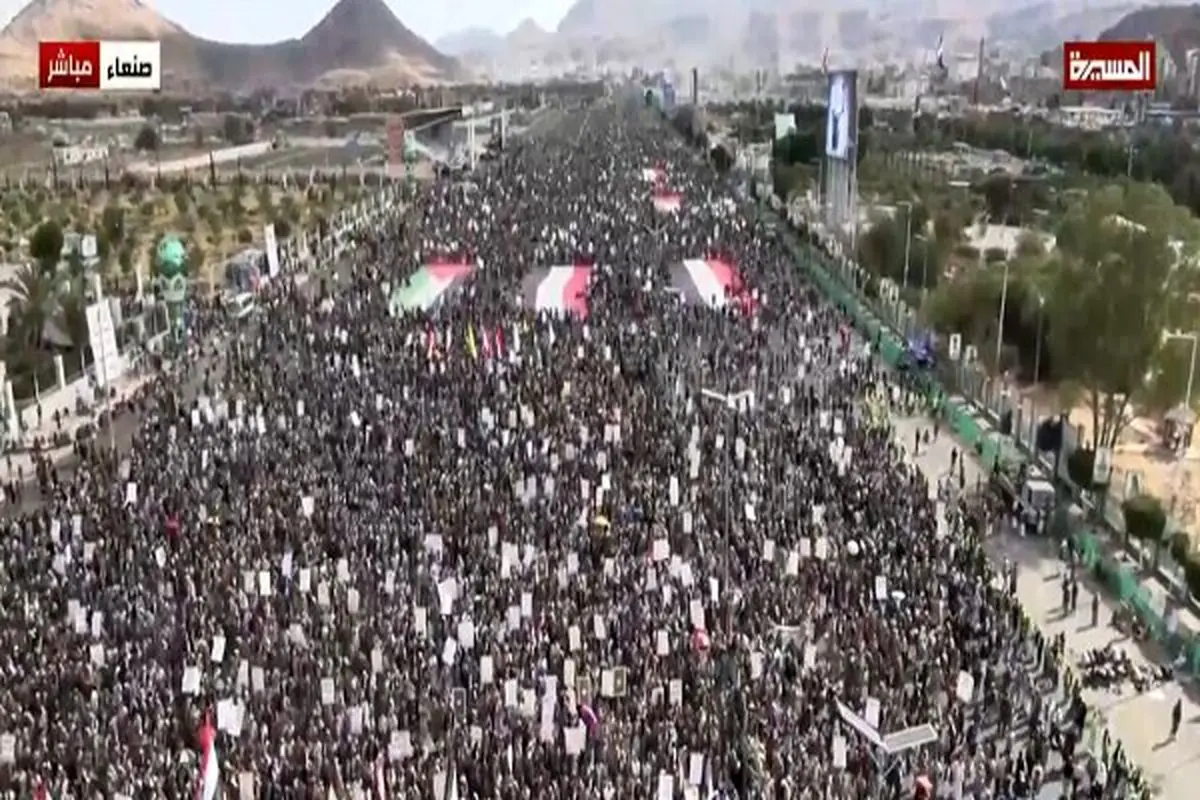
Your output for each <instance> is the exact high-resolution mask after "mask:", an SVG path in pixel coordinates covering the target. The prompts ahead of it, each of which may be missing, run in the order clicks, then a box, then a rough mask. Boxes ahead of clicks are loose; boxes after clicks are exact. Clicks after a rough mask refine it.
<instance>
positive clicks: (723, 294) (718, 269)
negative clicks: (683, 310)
mask: <svg viewBox="0 0 1200 800" xmlns="http://www.w3.org/2000/svg"><path fill="white" fill-rule="evenodd" d="M671 288H673V289H674V290H675V291H676V292H678V293H679V294H680V295H681V296H682V297H683V299H684V302H686V303H695V304H698V305H705V306H708V307H709V308H713V309H723V308H725V307H726V306H730V305H732V306H735V307H739V308H741V309H742V310H743V311H746V312H750V311H753V307H754V304H755V301H754V299H753V298H752V297H751V296H750V294H749V293H748V292H747V290H746V284H745V281H744V280H743V278H742V275H741V273H740V272H739V271H738V270H737V269H736V268H735V267H734V266H733V265H732V264H730V263H729V262H727V261H722V260H719V259H698V258H689V259H685V260H684V261H683V263H681V264H676V265H674V266H672V267H671Z"/></svg>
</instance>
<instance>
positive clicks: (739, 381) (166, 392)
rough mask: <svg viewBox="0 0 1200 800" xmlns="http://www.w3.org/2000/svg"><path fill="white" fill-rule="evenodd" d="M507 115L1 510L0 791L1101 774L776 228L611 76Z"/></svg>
mask: <svg viewBox="0 0 1200 800" xmlns="http://www.w3.org/2000/svg"><path fill="white" fill-rule="evenodd" d="M532 136H533V138H529V139H525V140H515V141H513V142H510V143H506V150H505V153H504V154H503V156H502V157H501V158H500V159H498V160H497V161H496V162H494V163H491V164H488V165H486V166H481V167H480V168H479V169H478V170H477V171H476V172H475V173H474V174H472V175H470V176H469V177H468V178H463V177H461V176H459V177H453V178H451V177H445V178H440V179H438V180H437V181H436V182H434V183H433V184H432V185H431V186H428V187H424V188H423V189H422V190H421V191H420V192H419V193H418V194H417V195H416V196H415V197H413V198H411V199H410V200H409V201H408V202H407V203H406V204H405V205H404V206H403V207H402V208H398V209H397V211H396V213H393V214H391V215H389V216H388V218H387V219H384V220H382V221H375V222H373V223H372V224H371V225H370V226H367V227H366V228H361V229H359V230H357V231H348V232H347V233H346V234H345V235H346V236H347V237H349V240H350V243H349V244H348V245H347V247H346V248H345V254H344V263H343V264H342V265H341V267H340V269H335V270H334V271H333V272H332V273H323V274H314V275H312V276H311V277H310V278H309V280H308V282H307V283H306V284H305V286H304V288H303V290H301V289H298V288H296V287H295V286H294V285H293V282H292V280H291V277H292V276H290V275H288V274H287V273H286V270H285V273H284V275H283V276H282V278H283V280H278V281H275V282H273V283H272V284H271V285H269V286H268V287H266V288H265V289H264V291H263V295H262V297H261V301H260V304H259V311H258V313H257V314H256V315H254V316H252V317H248V318H247V319H246V320H245V321H243V322H240V323H238V324H237V325H234V326H232V327H231V328H230V330H229V331H227V332H226V333H225V335H224V336H223V339H222V341H221V343H220V344H219V346H214V347H210V348H207V349H206V355H205V356H204V357H203V358H197V359H194V360H191V361H189V362H186V363H185V364H183V365H182V366H180V365H176V367H175V369H174V370H172V372H171V373H170V376H169V377H164V378H163V379H162V380H160V381H159V382H158V383H156V384H155V385H154V386H153V387H152V388H151V389H150V390H148V391H147V393H146V395H145V396H144V397H143V398H142V399H141V400H140V401H139V405H140V412H139V414H140V416H139V422H138V427H137V431H136V433H135V434H134V443H133V446H132V447H131V448H130V449H129V450H128V451H127V452H124V453H123V454H121V455H120V457H119V458H118V457H114V456H112V455H109V456H107V457H97V458H95V459H93V460H92V461H90V462H88V463H86V464H85V465H83V466H82V467H80V468H79V469H76V470H75V471H74V472H73V473H72V474H71V475H69V476H66V475H64V476H63V477H62V478H61V479H59V480H57V481H52V482H51V484H50V485H51V486H52V488H51V489H49V490H47V491H46V492H44V493H43V494H44V497H43V499H42V502H40V503H39V504H37V506H36V507H30V508H27V509H24V510H21V511H20V512H19V513H13V514H10V515H9V517H8V518H7V519H6V521H5V524H6V525H7V528H8V530H7V531H6V535H5V536H4V537H3V539H0V542H2V544H0V547H2V548H3V550H4V558H3V562H2V563H0V570H2V571H3V575H2V580H0V608H2V611H3V615H4V621H5V628H4V629H5V632H6V637H7V641H8V643H9V646H8V647H5V648H4V651H3V653H0V669H2V670H3V673H4V676H5V678H4V681H3V683H2V684H0V792H2V793H4V795H5V796H10V797H25V796H30V795H34V796H46V797H76V798H84V797H87V798H91V797H114V798H119V797H128V798H137V800H141V799H142V798H147V799H149V798H163V797H176V798H182V797H187V796H189V793H192V794H194V793H196V791H197V789H198V788H199V789H200V790H201V792H202V796H204V797H205V800H207V798H208V794H207V792H208V791H209V787H211V786H213V785H218V784H219V785H220V786H222V787H223V788H224V791H225V796H227V797H234V796H238V797H245V798H272V799H274V798H280V799H282V798H287V799H289V800H290V799H291V798H310V797H312V798H322V799H324V798H328V797H338V798H355V797H373V798H378V799H380V800H382V798H420V799H421V800H451V799H453V800H468V798H480V799H481V800H482V799H483V798H497V799H498V800H517V799H519V798H520V799H523V798H537V800H543V799H545V800H551V799H552V798H557V799H558V800H575V799H578V800H583V799H584V798H587V800H592V799H593V798H606V799H607V798H614V799H616V800H632V798H648V797H653V798H657V799H659V800H673V799H674V798H690V797H696V798H701V799H702V800H708V798H712V797H739V798H757V797H763V798H789V799H790V798H839V799H840V798H847V799H848V798H880V797H898V796H914V795H915V796H922V795H924V796H927V797H933V796H946V797H957V798H962V797H975V798H984V797H988V798H1014V799H1015V798H1030V797H1038V796H1042V795H1041V793H1042V792H1043V791H1045V790H1046V787H1049V786H1057V787H1060V791H1061V793H1066V792H1070V791H1074V792H1076V793H1078V795H1079V796H1090V797H1093V798H1101V797H1103V798H1125V797H1133V796H1135V795H1134V793H1133V791H1134V789H1133V784H1134V783H1135V776H1134V774H1133V772H1132V770H1130V769H1128V768H1126V767H1125V766H1124V765H1123V762H1119V761H1118V762H1116V764H1115V765H1114V766H1113V768H1107V767H1106V766H1105V765H1101V767H1100V769H1099V770H1097V769H1096V768H1095V765H1094V762H1089V761H1088V759H1089V756H1088V754H1087V753H1086V752H1085V750H1086V748H1084V747H1083V746H1082V745H1081V740H1082V734H1083V727H1084V726H1083V714H1084V710H1083V709H1082V708H1081V703H1080V701H1079V700H1078V695H1077V692H1076V691H1072V688H1073V687H1071V686H1069V685H1066V684H1067V683H1068V682H1067V681H1066V680H1065V679H1064V678H1063V670H1062V664H1061V660H1062V644H1061V642H1054V641H1047V640H1046V639H1044V638H1043V637H1042V635H1041V634H1040V633H1039V632H1038V630H1037V629H1036V627H1035V626H1034V625H1033V624H1032V622H1031V621H1030V619H1029V618H1028V616H1027V615H1026V614H1025V613H1024V612H1023V611H1022V609H1021V607H1020V605H1019V604H1018V602H1017V600H1016V597H1015V589H1014V585H1013V582H1012V581H1011V580H1010V578H1011V576H1010V575H1008V574H1006V573H1005V571H1004V569H1003V568H1001V567H997V566H995V565H994V564H992V563H991V562H990V561H989V560H988V559H987V558H986V557H985V556H984V553H983V550H982V546H981V542H982V538H983V537H984V536H985V534H986V531H987V527H988V520H989V513H990V512H989V508H988V504H987V502H986V498H978V497H976V496H974V494H973V493H972V492H970V491H966V489H967V488H968V487H965V486H960V487H959V488H960V489H962V490H963V491H959V492H956V493H954V496H953V498H952V499H948V498H947V497H946V496H945V495H944V494H942V495H941V496H939V494H938V492H937V491H931V486H930V481H929V480H927V478H926V476H924V475H923V474H921V473H920V472H919V470H918V469H917V468H916V467H915V466H913V463H912V460H911V458H909V457H908V456H910V455H911V449H912V448H913V447H916V446H918V443H915V442H901V441H898V440H896V439H895V438H894V437H893V436H892V433H891V430H890V426H889V425H888V423H887V421H886V419H885V418H883V419H881V416H880V415H878V414H871V413H867V411H866V410H865V404H864V398H865V397H868V396H870V397H871V398H878V397H887V396H888V395H889V393H891V392H892V390H893V389H894V390H895V391H896V392H903V393H908V392H911V391H913V387H912V386H910V385H908V384H907V383H906V378H905V377H904V376H903V375H898V374H892V373H889V372H888V371H886V370H885V369H884V368H883V367H882V366H881V365H880V364H878V363H877V361H876V360H875V359H873V358H872V342H870V341H863V340H862V339H860V338H858V337H857V336H856V335H855V334H854V333H853V332H852V331H851V330H850V328H849V326H848V323H847V318H846V317H845V316H844V313H843V311H842V310H840V309H837V308H834V307H831V306H829V305H827V304H826V303H825V302H824V301H823V300H822V298H821V297H820V296H819V295H818V294H817V293H816V291H815V289H813V288H812V286H810V285H809V284H808V283H806V281H805V279H804V276H803V274H802V271H801V270H800V269H799V267H798V266H797V265H796V260H795V257H794V253H793V252H792V249H791V245H790V244H789V237H790V236H791V235H792V234H791V233H790V232H788V231H786V230H784V229H783V227H782V223H780V222H779V221H778V220H776V219H773V218H771V217H769V216H767V215H765V214H764V213H762V212H760V211H759V210H758V206H757V204H756V203H755V201H754V200H753V199H752V198H750V197H747V196H746V195H745V194H744V193H743V192H742V191H741V190H740V189H739V188H738V187H737V186H735V185H734V183H733V182H732V181H731V180H730V179H729V178H728V177H726V176H722V175H718V174H717V173H716V172H714V171H713V169H712V167H711V166H710V165H709V164H708V163H707V162H706V160H705V159H704V154H702V153H700V154H697V153H696V152H695V151H693V150H691V149H689V148H688V147H687V146H686V145H685V144H684V143H683V142H682V141H681V140H680V139H678V138H677V137H676V136H674V135H672V133H671V132H670V130H669V128H668V127H667V126H666V125H665V124H663V123H662V122H661V120H659V119H657V117H656V116H655V114H654V113H653V112H651V111H649V110H648V109H644V108H642V107H641V105H640V104H639V103H638V102H636V101H630V102H624V101H622V100H619V99H618V100H615V101H607V102H604V103H599V104H596V105H594V106H591V107H589V108H587V109H581V110H573V111H570V112H563V113H561V114H560V115H559V118H558V119H556V121H555V124H553V125H551V126H548V127H546V128H545V129H541V130H538V131H537V132H536V134H533V135H532ZM664 198H666V199H664ZM556 270H567V272H563V273H559V272H556ZM418 273H420V274H421V275H422V276H423V277H421V278H420V281H421V286H420V287H419V291H418V288H417V287H416V286H415V284H414V283H413V281H416V280H417V278H416V277H415V276H416V275H417V274H418ZM577 280H578V281H582V283H578V282H576V281H577ZM406 291H409V292H410V295H411V296H412V297H417V298H418V300H420V301H421V306H420V307H419V308H417V309H415V310H414V309H412V308H410V307H409V306H406V305H404V304H403V303H401V304H400V305H399V306H398V304H397V302H396V301H395V297H396V296H399V295H402V294H403V293H404V292H406ZM572 292H573V293H574V294H573V295H570V296H568V294H567V293H572ZM410 295H404V296H405V297H408V296H410ZM414 302H415V301H414ZM873 402H875V401H874V400H873ZM906 731H907V732H909V733H911V736H910V737H909V739H908V740H907V741H908V744H913V745H914V746H912V747H910V748H908V749H905V747H904V746H903V745H902V743H897V742H898V741H900V740H903V739H904V737H894V738H893V739H888V738H887V737H888V736H889V734H897V733H901V732H906ZM885 742H886V743H887V746H886V747H885ZM1078 764H1092V766H1086V767H1079V768H1077V765H1078ZM1050 796H1060V794H1052V795H1050Z"/></svg>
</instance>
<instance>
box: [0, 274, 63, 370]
mask: <svg viewBox="0 0 1200 800" xmlns="http://www.w3.org/2000/svg"><path fill="white" fill-rule="evenodd" d="M0 288H2V289H3V290H4V291H5V292H7V293H8V294H9V295H10V299H9V303H8V309H9V316H8V336H9V339H10V340H11V341H13V342H15V343H17V344H18V346H20V347H21V348H23V349H24V350H26V351H34V350H38V349H40V348H41V345H42V337H43V336H44V334H45V330H46V323H47V322H49V321H50V320H51V319H53V318H54V315H55V313H56V312H57V310H58V281H57V279H56V278H55V277H54V276H53V275H50V274H48V273H46V272H45V271H43V270H39V269H34V268H32V267H22V268H21V269H19V270H17V271H16V273H14V274H13V276H12V277H11V278H9V279H8V280H6V281H3V282H2V283H0Z"/></svg>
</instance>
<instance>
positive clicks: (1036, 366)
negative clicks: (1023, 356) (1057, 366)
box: [1033, 294, 1046, 386]
mask: <svg viewBox="0 0 1200 800" xmlns="http://www.w3.org/2000/svg"><path fill="white" fill-rule="evenodd" d="M1045 306H1046V298H1044V297H1042V296H1041V295H1040V294H1039V295H1038V320H1037V341H1036V343H1035V344H1034V347H1035V349H1034V351H1033V385H1034V386H1037V382H1038V378H1039V377H1040V376H1041V372H1042V320H1043V318H1044V317H1045V315H1044V314H1043V313H1042V312H1043V309H1044V308H1045Z"/></svg>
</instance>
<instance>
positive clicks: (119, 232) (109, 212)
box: [100, 204, 125, 244]
mask: <svg viewBox="0 0 1200 800" xmlns="http://www.w3.org/2000/svg"><path fill="white" fill-rule="evenodd" d="M100 230H101V232H102V233H103V234H104V235H105V236H106V237H107V238H108V241H109V242H111V243H112V244H120V243H121V241H122V240H123V239H124V238H125V209H123V208H121V207H120V206H119V205H113V204H110V205H107V206H105V207H104V211H103V212H101V214H100Z"/></svg>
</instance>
